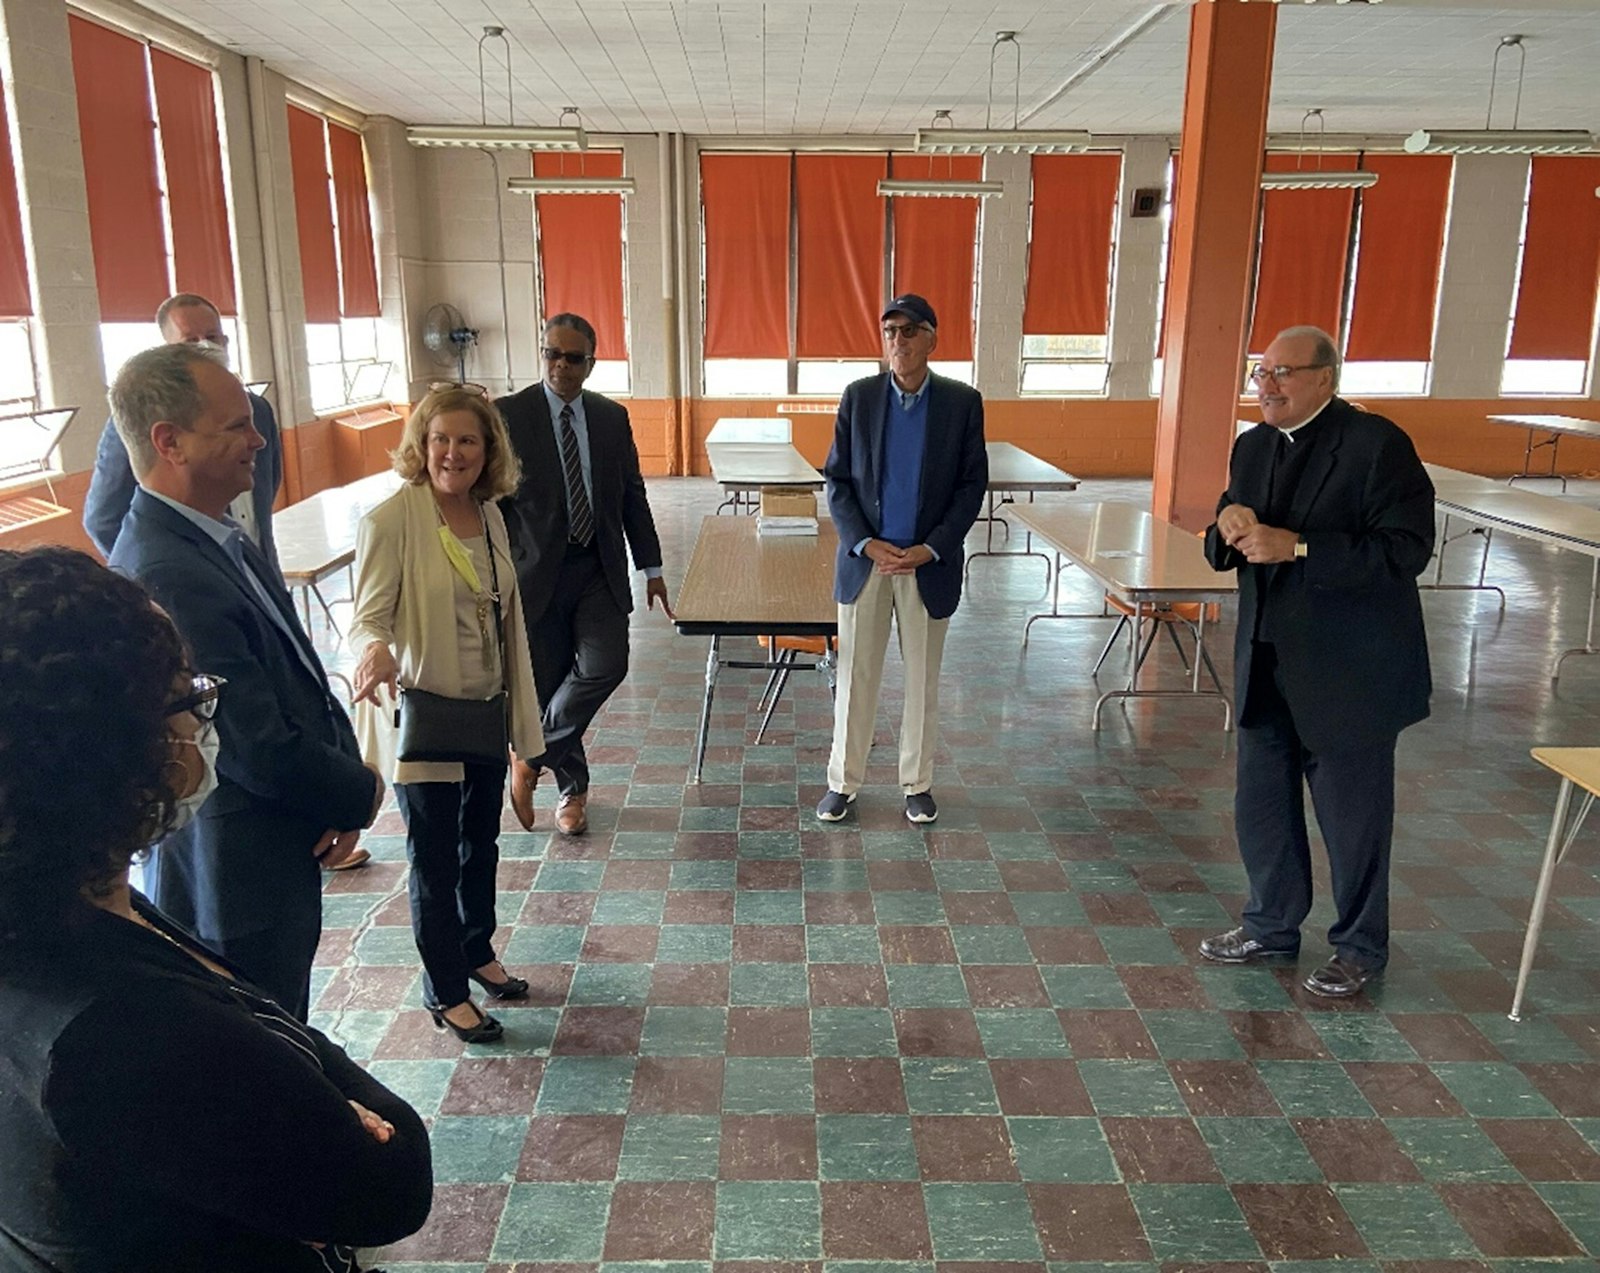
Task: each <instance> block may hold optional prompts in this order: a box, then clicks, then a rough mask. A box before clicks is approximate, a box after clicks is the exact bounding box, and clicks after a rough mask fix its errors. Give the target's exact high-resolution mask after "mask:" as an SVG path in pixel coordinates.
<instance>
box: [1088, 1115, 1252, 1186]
mask: <svg viewBox="0 0 1600 1273" xmlns="http://www.w3.org/2000/svg"><path fill="white" fill-rule="evenodd" d="M1100 1125H1101V1127H1102V1128H1103V1129H1104V1130H1105V1134H1106V1141H1107V1142H1108V1143H1109V1144H1110V1146H1111V1152H1112V1154H1114V1155H1115V1156H1116V1159H1117V1166H1119V1167H1120V1168H1121V1169H1122V1178H1123V1179H1124V1180H1126V1181H1129V1182H1130V1183H1133V1182H1138V1183H1147V1184H1213V1183H1215V1184H1220V1183H1221V1182H1222V1175H1221V1173H1220V1172H1218V1171H1217V1166H1216V1164H1215V1163H1214V1162H1212V1161H1211V1151H1210V1150H1209V1149H1207V1148H1206V1143H1205V1141H1204V1140H1203V1139H1202V1138H1201V1136H1200V1130H1199V1128H1197V1127H1196V1126H1195V1125H1194V1123H1193V1122H1192V1121H1190V1120H1189V1119H1187V1118H1102V1119H1101V1120H1100Z"/></svg>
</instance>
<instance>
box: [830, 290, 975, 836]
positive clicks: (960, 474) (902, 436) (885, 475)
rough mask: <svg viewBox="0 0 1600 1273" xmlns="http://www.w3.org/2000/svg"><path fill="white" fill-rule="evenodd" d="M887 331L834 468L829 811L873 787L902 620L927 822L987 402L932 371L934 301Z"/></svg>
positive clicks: (850, 391) (932, 814)
mask: <svg viewBox="0 0 1600 1273" xmlns="http://www.w3.org/2000/svg"><path fill="white" fill-rule="evenodd" d="M883 325H884V326H883V338H884V345H885V348H886V349H887V351H888V362H889V371H888V372H887V373H886V374H883V375H877V376H869V377H867V378H866V379H865V380H857V381H856V382H855V383H854V384H852V385H850V386H849V387H848V388H847V389H845V391H844V397H843V398H842V399H841V400H840V402H839V414H838V417H837V418H836V419H835V421H834V426H833V449H832V450H831V451H829V453H828V462H827V464H826V466H825V467H824V468H823V475H824V476H825V477H826V478H827V479H828V507H829V509H830V510H831V511H832V513H833V521H834V525H835V526H836V527H837V528H838V531H839V556H838V560H837V563H836V565H835V569H834V582H833V596H834V600H836V601H837V602H838V603H839V686H838V697H837V699H836V701H835V704H834V716H833V750H832V752H831V754H830V755H829V757H828V793H827V794H826V795H825V796H823V798H822V800H821V802H820V803H819V804H818V805H817V817H819V818H821V819H822V820H823V821H825V822H837V821H839V820H840V819H841V818H843V817H844V816H845V813H846V812H847V810H848V809H849V806H850V803H851V802H852V801H853V800H855V798H856V792H857V791H858V790H859V788H860V787H861V784H862V783H863V782H865V781H866V774H867V753H868V752H869V751H870V750H871V748H872V727H873V722H874V720H875V719H876V717H877V713H878V687H879V684H880V682H881V680H882V678H883V656H884V651H885V649H886V648H887V646H888V644H889V624H890V620H891V619H893V621H894V623H895V625H896V626H897V627H898V628H899V630H900V653H901V657H902V658H903V659H904V660H905V665H906V697H905V709H904V712H903V714H902V716H901V721H900V786H901V788H902V789H903V791H904V792H905V798H906V817H907V818H908V819H910V820H911V821H912V822H914V823H921V822H932V821H933V820H934V819H935V818H936V817H938V816H939V809H938V806H937V805H936V804H935V803H934V799H933V791H932V787H933V751H934V745H935V739H936V737H937V735H938V725H939V665H940V662H941V661H942V659H943V656H944V638H945V631H946V629H947V628H948V627H949V626H950V616H951V615H952V614H953V613H954V612H955V609H956V606H957V605H958V604H959V603H960V600H961V574H962V565H963V561H964V557H963V552H964V550H963V547H962V545H963V542H964V541H965V539H966V537H967V532H968V531H969V530H971V529H972V523H973V522H974V521H976V520H977V517H978V512H979V510H980V509H981V508H982V507H983V493H984V489H985V487H987V485H988V483H989V459H988V454H987V453H986V452H985V450H984V445H983V398H982V396H981V395H980V394H979V393H978V391H977V390H976V389H973V388H971V387H970V386H968V385H964V384H962V383H961V382H960V381H958V380H949V379H946V378H945V377H944V376H936V375H934V374H933V373H932V372H931V371H929V370H928V356H929V355H930V354H932V353H933V350H934V347H935V346H936V345H937V344H938V339H939V336H938V327H939V320H938V318H937V317H936V316H935V315H934V312H933V307H932V306H931V305H929V304H928V302H927V301H925V300H924V299H923V298H922V297H920V296H916V295H911V294H907V295H905V296H898V297H896V298H895V299H894V300H893V301H891V302H890V303H889V308H888V309H886V310H885V311H884V313H883Z"/></svg>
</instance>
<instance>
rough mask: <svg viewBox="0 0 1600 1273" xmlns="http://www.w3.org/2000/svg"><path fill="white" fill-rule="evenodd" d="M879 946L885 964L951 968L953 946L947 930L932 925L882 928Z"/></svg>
mask: <svg viewBox="0 0 1600 1273" xmlns="http://www.w3.org/2000/svg"><path fill="white" fill-rule="evenodd" d="M878 944H879V946H881V947H882V949H883V962H884V963H886V964H953V963H955V962H956V947H955V943H954V942H953V941H952V940H951V939H950V930H949V929H948V928H945V927H943V926H942V925H935V924H883V925H880V926H879V928H878Z"/></svg>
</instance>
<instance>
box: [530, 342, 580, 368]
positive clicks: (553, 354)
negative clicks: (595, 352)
mask: <svg viewBox="0 0 1600 1273" xmlns="http://www.w3.org/2000/svg"><path fill="white" fill-rule="evenodd" d="M539 352H540V353H542V354H543V355H544V360H545V361H546V362H564V363H566V364H567V366H569V367H581V366H583V364H584V363H586V362H588V361H590V359H589V355H588V354H580V353H578V352H577V351H576V350H573V349H555V348H553V347H551V346H550V345H546V346H545V347H544V348H543V349H542V350H540V351H539Z"/></svg>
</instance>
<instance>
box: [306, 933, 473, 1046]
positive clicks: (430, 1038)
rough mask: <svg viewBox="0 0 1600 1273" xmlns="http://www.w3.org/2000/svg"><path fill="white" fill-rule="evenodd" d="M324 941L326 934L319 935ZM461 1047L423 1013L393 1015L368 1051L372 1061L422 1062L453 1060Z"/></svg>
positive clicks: (454, 1038) (453, 1037) (456, 1039)
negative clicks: (370, 1050)
mask: <svg viewBox="0 0 1600 1273" xmlns="http://www.w3.org/2000/svg"><path fill="white" fill-rule="evenodd" d="M323 936H324V937H326V936H327V934H323ZM463 1048H464V1045H463V1044H462V1042H461V1040H460V1039H458V1038H456V1036H455V1035H453V1034H451V1033H450V1031H448V1030H441V1029H440V1028H439V1027H438V1026H436V1025H434V1024H433V1018H432V1017H430V1016H429V1015H428V1014H427V1013H426V1012H421V1011H418V1012H397V1013H395V1017H394V1020H393V1021H391V1022H390V1023H389V1028H388V1030H386V1031H385V1032H384V1036H383V1038H382V1039H380V1040H378V1046H377V1047H375V1048H374V1049H373V1050H372V1059H373V1060H375V1061H425V1060H432V1059H442V1058H445V1057H450V1058H455V1057H458V1056H460V1055H461V1053H462V1050H463Z"/></svg>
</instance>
